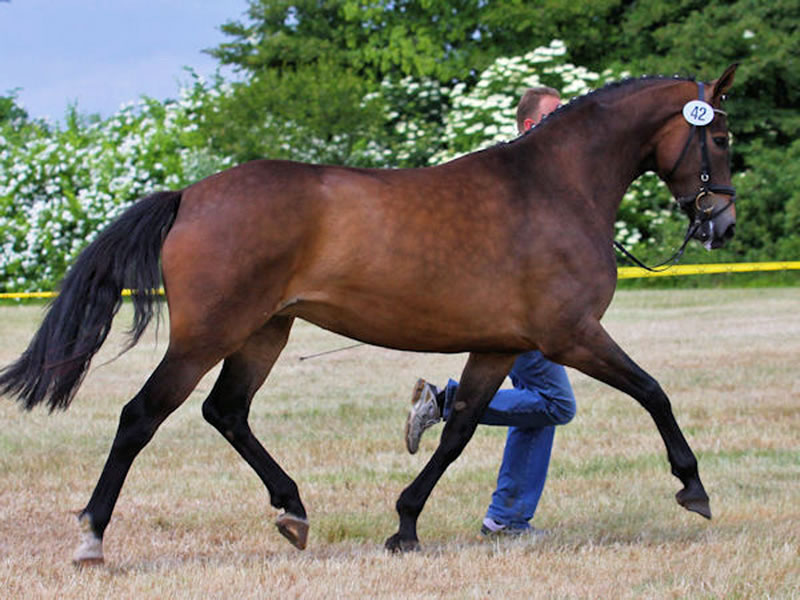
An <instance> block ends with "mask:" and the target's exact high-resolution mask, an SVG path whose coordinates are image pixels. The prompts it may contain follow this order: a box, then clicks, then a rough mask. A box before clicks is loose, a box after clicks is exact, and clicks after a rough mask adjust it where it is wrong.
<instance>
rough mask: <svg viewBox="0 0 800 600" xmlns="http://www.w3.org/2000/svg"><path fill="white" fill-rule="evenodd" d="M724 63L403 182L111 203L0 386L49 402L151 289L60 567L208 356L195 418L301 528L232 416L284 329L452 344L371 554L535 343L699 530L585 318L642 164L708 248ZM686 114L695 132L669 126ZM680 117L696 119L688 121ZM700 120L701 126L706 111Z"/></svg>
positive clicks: (227, 179)
mask: <svg viewBox="0 0 800 600" xmlns="http://www.w3.org/2000/svg"><path fill="white" fill-rule="evenodd" d="M735 69H736V65H731V66H730V67H728V69H727V70H725V72H724V73H723V74H722V75H721V76H720V77H719V79H717V80H715V81H714V82H712V83H710V84H705V85H704V84H703V83H701V82H698V81H695V80H693V79H683V78H665V77H643V78H640V79H629V80H625V81H623V82H620V83H616V84H611V85H608V86H606V87H604V88H602V89H600V90H597V91H595V92H592V93H590V94H587V95H585V96H583V97H581V98H579V99H577V100H575V101H573V102H571V103H569V104H568V105H566V106H564V107H562V108H560V109H559V110H557V111H556V112H554V113H553V114H551V115H550V116H549V117H548V118H547V119H545V120H544V121H543V122H542V124H541V125H539V126H538V127H536V128H534V129H533V130H532V131H530V132H529V133H527V134H526V135H523V136H521V137H520V138H518V139H516V140H514V141H513V142H510V143H506V144H501V145H498V146H494V147H492V148H488V149H485V150H482V151H479V152H475V153H472V154H468V155H466V156H463V157H461V158H458V159H456V160H453V161H451V162H448V163H446V164H442V165H439V166H435V167H429V168H419V169H405V170H403V169H401V170H391V169H385V170H382V169H360V168H347V167H340V166H324V165H310V164H303V163H297V162H290V161H274V160H259V161H254V162H250V163H246V164H243V165H240V166H237V167H234V168H231V169H228V170H225V171H223V172H220V173H217V174H216V175H212V176H210V177H208V178H206V179H203V180H202V181H200V182H198V183H195V184H193V185H190V186H189V187H186V188H185V189H183V190H180V191H166V192H158V193H154V194H153V195H150V196H148V197H146V198H143V199H141V200H139V201H138V202H136V203H135V204H133V205H132V206H131V207H130V208H129V209H128V210H127V211H126V212H124V213H123V214H122V215H121V216H120V217H119V218H118V220H116V221H115V222H113V223H112V224H111V225H109V226H108V227H107V228H106V229H105V230H103V231H102V232H101V233H100V234H99V235H98V237H97V238H96V239H95V240H94V241H93V242H92V243H91V244H89V245H88V246H87V248H86V249H85V250H84V251H83V252H82V253H81V255H80V256H79V257H78V259H77V260H76V262H75V264H74V265H73V266H72V268H71V269H70V270H69V272H68V274H67V275H66V277H65V278H64V280H63V281H62V284H61V286H60V295H59V296H58V297H57V298H56V299H55V300H54V301H53V302H52V304H51V305H50V307H49V309H48V311H47V313H46V315H45V317H44V319H43V321H42V324H41V326H40V328H39V329H38V331H37V333H36V334H35V336H34V337H33V339H32V341H31V342H30V344H29V346H28V348H27V349H26V350H25V352H24V353H23V354H22V356H21V357H20V358H19V359H18V360H17V361H16V362H14V363H13V364H11V365H10V366H8V367H6V368H5V369H4V370H3V371H2V374H0V393H3V394H9V395H12V396H15V397H16V398H17V400H18V401H19V402H20V403H21V404H22V405H23V406H24V407H25V408H27V409H30V408H32V407H33V406H35V405H37V404H39V403H41V402H43V401H47V403H48V404H49V406H50V409H51V410H53V409H55V408H67V406H69V404H70V401H71V400H72V398H73V396H74V395H75V393H76V391H77V389H78V386H79V385H80V383H81V381H82V379H83V377H84V376H85V374H86V372H87V369H88V367H89V364H90V361H91V359H92V356H93V355H94V354H95V353H96V352H97V350H98V349H99V348H100V346H101V345H102V343H103V342H104V340H105V338H106V336H107V334H108V332H109V329H110V327H111V322H112V318H113V316H114V314H115V313H116V311H117V310H118V309H119V307H120V305H121V302H122V300H121V291H122V290H123V289H124V288H130V289H132V290H133V305H134V322H133V326H132V329H131V340H130V345H131V346H132V345H133V344H135V343H136V341H137V340H138V339H139V336H140V335H141V334H142V332H143V331H144V329H145V327H146V326H147V324H148V322H149V321H150V320H151V318H152V317H153V316H154V315H155V314H157V294H158V292H157V291H156V290H157V289H158V288H159V285H160V284H161V282H162V281H163V285H164V289H165V295H166V301H167V304H168V307H169V317H170V318H169V344H168V347H167V349H166V352H165V355H164V357H163V359H162V360H161V362H160V363H159V365H158V366H157V368H156V369H155V371H154V372H153V373H152V374H151V375H150V377H149V378H148V379H147V382H146V383H145V384H144V386H143V387H142V388H141V390H140V391H139V392H138V393H137V394H136V396H135V397H134V398H133V399H132V400H131V401H130V402H128V403H127V404H126V405H125V406H124V407H123V409H122V412H121V415H120V419H119V427H118V429H117V432H116V436H115V437H114V441H113V445H112V447H111V450H110V452H109V455H108V459H107V461H106V463H105V466H104V467H103V470H102V473H101V475H100V479H99V481H98V482H97V485H96V487H95V489H94V492H93V493H92V495H91V498H90V499H89V502H88V504H87V505H86V507H85V508H84V509H83V511H82V512H81V513H80V514H79V516H78V520H79V525H80V530H81V534H80V536H81V537H80V544H79V546H78V548H77V550H76V552H75V555H74V560H75V561H76V562H77V563H81V564H83V563H92V562H102V560H103V549H102V539H103V534H104V531H105V529H106V526H107V525H108V523H109V521H110V519H111V514H112V511H113V509H114V505H115V504H116V501H117V498H118V495H119V493H120V490H121V488H122V485H123V482H124V480H125V477H126V475H127V473H128V470H129V468H130V467H131V464H132V463H133V461H134V459H135V457H136V456H137V454H138V453H139V452H140V451H141V450H142V448H143V447H144V446H145V445H146V444H147V443H148V442H149V441H150V439H151V438H152V436H153V435H154V433H155V432H156V430H157V429H158V427H159V425H160V424H161V423H162V422H163V421H164V419H166V418H167V416H169V415H170V413H172V411H174V410H175V409H177V408H178V407H179V406H180V405H181V403H183V401H184V400H185V399H186V397H187V396H188V395H189V393H190V392H191V391H192V389H193V388H194V387H195V385H196V384H197V383H198V381H199V380H200V378H201V377H202V376H203V375H204V374H205V373H206V372H207V371H208V370H209V369H211V368H212V367H213V366H214V365H215V364H217V363H218V362H219V361H223V366H222V370H221V372H220V374H219V378H218V379H217V381H216V383H215V385H214V386H213V389H212V390H211V392H210V394H209V396H208V398H207V399H206V400H205V401H204V403H203V416H204V417H205V419H206V420H207V421H208V422H209V423H210V424H211V425H213V426H214V427H215V428H216V429H217V430H219V432H220V433H221V434H222V435H223V436H224V437H225V438H226V439H227V440H228V441H229V442H230V443H231V444H232V445H233V447H234V448H235V449H236V450H237V451H238V452H239V454H241V456H242V457H243V458H244V459H245V460H246V461H247V463H248V464H249V465H250V466H251V467H252V468H253V469H254V470H255V472H256V473H257V474H258V476H259V477H260V478H261V480H262V481H263V483H264V485H265V486H266V488H267V490H268V492H269V496H270V501H271V504H272V505H273V506H274V507H276V508H277V509H282V510H283V512H282V513H281V514H280V516H279V517H278V520H277V522H276V525H277V527H278V530H279V531H280V533H281V534H283V535H284V536H285V537H286V538H287V539H288V540H289V541H290V542H291V543H292V544H293V545H294V546H295V547H297V548H299V549H303V548H305V546H306V542H307V536H308V527H309V525H308V520H307V515H306V510H305V508H304V506H303V503H302V502H301V500H300V496H299V494H298V489H297V485H296V484H295V482H294V481H293V480H292V479H291V478H290V477H289V476H288V475H287V474H286V473H285V472H284V470H283V469H282V468H281V467H280V466H279V465H278V464H277V463H276V462H275V460H273V458H272V457H271V456H270V454H269V453H268V452H267V451H266V450H265V449H264V447H263V446H262V445H261V444H260V442H259V441H258V440H257V439H256V438H255V437H254V435H253V433H252V431H251V429H250V427H249V425H248V412H249V408H250V403H251V400H252V398H253V395H254V394H255V392H256V390H258V389H259V388H260V387H261V385H262V384H263V382H264V380H265V379H266V377H267V375H268V373H269V371H270V369H271V367H272V365H273V364H274V362H275V360H276V359H277V357H278V355H279V354H280V352H281V350H282V349H283V347H284V345H285V344H286V341H287V339H288V336H289V330H290V328H291V326H292V323H293V321H294V319H295V318H301V319H305V320H306V321H310V322H311V323H315V324H317V325H318V326H320V327H323V328H325V329H329V330H331V331H334V332H336V333H339V334H342V335H345V336H348V337H350V338H353V339H355V340H360V341H363V342H367V343H369V344H374V345H378V346H385V347H389V348H397V349H400V350H410V351H418V352H469V357H468V359H467V362H466V366H465V367H464V371H463V374H462V375H461V378H460V381H461V385H460V386H459V388H458V392H457V395H456V398H455V401H454V411H453V413H452V416H451V417H450V418H449V420H448V421H447V423H446V425H445V427H444V431H443V433H442V436H441V440H440V442H439V446H438V447H437V449H436V451H435V452H434V453H433V455H432V457H431V458H430V461H429V462H428V463H427V464H426V466H425V467H424V469H423V470H422V471H421V472H420V473H419V475H418V476H417V477H416V478H415V479H414V481H413V482H412V483H411V484H410V485H409V486H408V487H407V488H405V490H403V492H402V493H401V494H400V496H399V499H398V500H397V504H396V509H397V513H398V515H399V527H398V530H397V532H396V533H395V534H394V535H392V536H391V537H389V538H388V540H387V541H386V548H387V549H389V550H391V551H407V550H413V549H416V548H418V547H419V542H418V538H417V530H416V529H417V519H418V517H419V515H420V513H421V511H422V508H423V506H424V504H425V502H426V500H427V498H428V496H429V495H430V493H431V491H432V489H433V488H434V486H435V485H436V483H437V481H438V480H439V478H440V477H441V476H442V474H443V473H444V472H445V470H446V469H447V467H448V465H449V464H450V463H452V462H453V460H455V459H456V457H458V455H459V454H460V453H461V451H462V449H463V448H464V446H465V445H466V444H467V442H468V441H469V439H470V437H471V436H472V434H473V432H474V430H475V427H476V424H477V422H478V419H479V417H480V415H481V414H482V413H483V411H484V409H485V407H486V406H487V404H488V403H489V401H490V399H491V398H492V396H493V395H494V393H495V391H496V390H497V389H498V387H499V386H500V384H501V382H502V381H503V379H504V378H505V376H506V374H507V373H508V372H509V369H510V368H511V365H512V364H513V362H514V359H515V357H516V356H517V355H518V354H520V353H522V352H525V351H528V350H533V349H538V350H540V351H541V352H542V353H543V354H544V355H545V356H546V357H548V358H549V359H550V360H553V361H555V362H558V363H561V364H563V365H567V366H570V367H574V368H576V369H578V370H580V371H582V372H583V373H585V374H587V375H589V376H591V377H594V378H596V379H598V380H600V381H603V382H605V383H607V384H609V385H611V386H613V387H615V388H617V389H619V390H621V391H623V392H626V393H627V394H629V395H630V396H632V397H633V398H634V399H636V400H637V401H638V402H639V403H640V404H641V405H642V406H643V407H644V408H645V409H646V410H647V411H648V412H649V413H650V415H651V416H652V418H653V420H654V421H655V424H656V427H657V428H658V431H659V433H660V434H661V437H662V438H663V441H664V444H665V445H666V449H667V457H668V459H669V463H670V465H671V468H672V473H673V474H674V475H675V476H677V477H678V479H680V481H681V482H682V484H683V489H681V490H680V491H679V492H678V493H677V495H676V498H677V501H678V503H679V504H680V505H682V506H683V507H685V508H686V509H688V510H690V511H694V512H697V513H699V514H701V515H703V516H704V517H707V518H711V511H710V507H709V499H708V495H707V494H706V492H705V489H704V488H703V484H702V483H701V481H700V477H699V475H698V469H697V461H696V459H695V456H694V454H693V453H692V450H691V449H690V447H689V445H688V443H687V442H686V440H685V439H684V436H683V434H682V432H681V430H680V428H679V426H678V424H677V422H676V420H675V418H674V416H673V413H672V409H671V407H670V403H669V400H668V398H667V396H666V395H665V393H664V392H663V391H662V389H661V387H660V386H659V384H658V383H657V382H656V381H655V379H653V378H652V377H651V376H650V375H648V374H647V373H645V372H644V371H643V370H642V369H641V368H640V367H639V366H637V365H636V363H634V362H633V361H632V360H631V359H630V358H629V357H628V356H627V355H626V354H625V352H623V350H622V349H621V348H620V347H619V346H618V345H617V344H616V343H615V342H614V340H612V339H611V337H610V336H609V335H608V334H607V333H606V331H605V330H604V329H603V327H602V326H601V324H600V319H601V317H602V316H603V313H604V312H605V311H606V309H607V307H608V306H609V303H610V302H611V299H612V296H613V294H614V289H615V286H616V273H617V270H616V261H615V255H614V250H613V249H612V238H613V234H614V221H615V213H616V212H617V209H618V207H619V204H620V202H621V200H622V197H623V194H624V193H625V191H626V189H627V188H628V186H629V185H630V184H631V182H632V181H633V180H634V179H636V178H637V177H638V176H639V175H640V174H642V173H643V172H645V171H647V170H652V171H655V172H656V173H657V174H659V176H660V177H661V178H662V179H663V180H664V181H665V182H666V184H667V186H668V187H669V189H670V191H671V193H672V194H673V195H674V196H675V197H676V198H677V199H678V202H679V203H680V205H681V206H682V208H683V209H684V210H685V212H686V214H687V216H688V219H689V222H690V224H691V226H690V229H689V234H687V237H688V236H689V235H690V236H692V237H694V238H696V239H698V240H700V241H701V242H704V243H705V244H706V245H707V246H708V247H709V248H713V247H718V246H720V245H722V244H723V243H724V241H725V240H726V239H727V238H728V237H730V236H731V235H732V234H733V229H734V223H735V220H736V215H735V205H734V198H735V191H734V190H733V188H731V187H730V167H729V156H728V147H727V141H728V131H727V124H726V117H725V113H724V112H723V111H722V110H721V109H720V106H721V102H722V99H723V96H724V94H725V93H726V92H727V90H728V89H729V88H730V86H731V84H732V83H733V78H734V72H735ZM692 105H695V108H696V109H697V106H700V107H701V108H702V112H704V113H705V112H710V113H712V114H710V117H711V121H710V122H708V120H707V119H706V120H700V121H698V120H697V119H698V118H699V116H698V115H697V114H695V115H693V116H691V117H690V116H687V113H686V111H685V110H684V109H685V107H690V106H692ZM695 112H697V110H696V111H695ZM708 116H709V115H705V117H708Z"/></svg>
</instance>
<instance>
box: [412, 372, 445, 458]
mask: <svg viewBox="0 0 800 600" xmlns="http://www.w3.org/2000/svg"><path fill="white" fill-rule="evenodd" d="M438 393H439V389H438V388H437V387H436V386H434V385H431V384H430V383H428V382H427V381H425V380H424V379H417V383H416V384H415V385H414V392H413V394H412V395H411V410H410V411H408V418H407V419H406V449H407V450H408V452H409V453H410V454H414V453H415V452H416V451H417V450H418V449H419V440H420V438H421V437H422V432H423V431H425V430H426V429H428V428H429V427H431V426H433V425H436V423H438V422H439V421H441V420H442V413H441V411H440V410H439V405H438V404H437V403H436V395H437V394H438Z"/></svg>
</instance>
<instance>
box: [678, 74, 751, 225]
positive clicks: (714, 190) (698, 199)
mask: <svg viewBox="0 0 800 600" xmlns="http://www.w3.org/2000/svg"><path fill="white" fill-rule="evenodd" d="M704 96H705V95H704V94H703V82H702V81H698V82H697V97H698V100H700V101H702V102H705V97H704ZM713 110H714V112H715V113H717V114H720V115H727V113H726V112H725V111H723V110H720V109H718V108H715V109H713ZM709 123H711V121H708V123H706V124H705V125H698V124H695V123H693V124H692V128H691V129H690V130H689V137H688V138H687V139H686V143H685V144H684V145H683V150H681V153H680V155H679V156H678V160H676V161H675V164H674V165H673V167H672V169H670V171H669V173H667V176H666V177H665V179H670V178H671V177H672V175H673V174H674V173H675V171H677V170H678V166H679V165H680V164H681V161H683V159H684V157H685V156H686V153H687V152H688V150H689V146H691V145H692V139H693V138H694V137H695V132H696V133H697V140H698V143H699V144H700V160H701V163H700V190H699V191H698V192H697V194H696V195H695V196H680V197H678V198H676V200H677V202H678V205H679V206H680V207H681V208H682V209H684V210H687V209H688V208H689V207H690V206H691V205H692V204H694V208H695V216H694V223H693V226H694V227H693V228H692V229H697V228H698V227H700V226H701V225H702V224H703V223H705V222H706V221H710V220H711V219H713V218H714V217H716V216H717V215H719V214H722V213H723V212H725V211H726V210H728V207H729V206H730V205H731V204H734V203H735V202H736V188H734V187H731V186H728V185H717V184H715V183H709V182H710V181H711V161H710V160H709V158H708V145H707V142H706V138H707V137H708V136H707V135H706V133H707V132H706V127H708V125H709ZM712 194H725V195H726V196H728V202H727V203H726V204H725V205H724V206H723V207H722V208H717V209H716V210H715V209H714V205H713V204H710V205H707V206H706V205H704V203H703V199H704V198H706V197H708V196H711V195H712ZM687 212H688V211H687ZM692 233H694V232H692ZM688 237H691V236H688Z"/></svg>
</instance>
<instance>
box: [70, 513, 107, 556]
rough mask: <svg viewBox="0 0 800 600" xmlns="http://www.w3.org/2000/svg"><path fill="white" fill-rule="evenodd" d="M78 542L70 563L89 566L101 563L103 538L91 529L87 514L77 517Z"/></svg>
mask: <svg viewBox="0 0 800 600" xmlns="http://www.w3.org/2000/svg"><path fill="white" fill-rule="evenodd" d="M78 526H79V527H80V529H81V532H80V544H78V547H77V548H76V549H75V553H74V554H73V555H72V564H74V565H77V566H81V567H83V566H90V565H102V564H103V540H102V538H100V537H98V536H97V534H96V533H95V532H94V530H93V529H92V521H91V519H90V518H89V516H88V515H86V514H84V515H81V516H79V517H78Z"/></svg>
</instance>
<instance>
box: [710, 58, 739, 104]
mask: <svg viewBox="0 0 800 600" xmlns="http://www.w3.org/2000/svg"><path fill="white" fill-rule="evenodd" d="M738 66H739V63H733V64H732V65H730V66H729V67H728V68H727V69H725V72H724V73H723V74H722V76H721V77H720V78H719V79H717V80H716V81H715V82H714V93H713V94H711V101H712V102H714V103H716V102H718V101H719V100H721V99H722V96H723V94H726V93H727V92H728V90H729V89H731V86H732V85H733V76H734V74H735V73H736V67H738Z"/></svg>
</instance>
